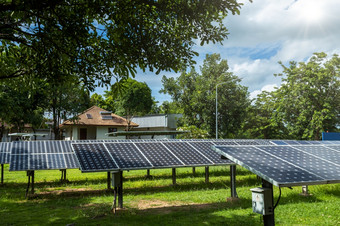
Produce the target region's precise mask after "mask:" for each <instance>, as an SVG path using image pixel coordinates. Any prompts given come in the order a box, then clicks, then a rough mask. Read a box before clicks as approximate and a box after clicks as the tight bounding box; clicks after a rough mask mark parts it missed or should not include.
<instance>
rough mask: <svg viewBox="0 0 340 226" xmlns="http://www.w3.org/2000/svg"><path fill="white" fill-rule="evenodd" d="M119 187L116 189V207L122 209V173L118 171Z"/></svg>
mask: <svg viewBox="0 0 340 226" xmlns="http://www.w3.org/2000/svg"><path fill="white" fill-rule="evenodd" d="M119 176H120V186H119V187H118V207H119V208H123V171H119Z"/></svg>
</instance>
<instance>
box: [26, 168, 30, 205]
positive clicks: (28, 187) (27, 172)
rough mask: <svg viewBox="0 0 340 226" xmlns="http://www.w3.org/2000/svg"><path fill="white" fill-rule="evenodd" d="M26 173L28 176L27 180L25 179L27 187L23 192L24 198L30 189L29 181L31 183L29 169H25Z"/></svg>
mask: <svg viewBox="0 0 340 226" xmlns="http://www.w3.org/2000/svg"><path fill="white" fill-rule="evenodd" d="M26 175H27V177H28V181H27V188H26V193H25V198H27V196H28V191H29V189H30V183H31V171H26Z"/></svg>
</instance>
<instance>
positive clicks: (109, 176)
mask: <svg viewBox="0 0 340 226" xmlns="http://www.w3.org/2000/svg"><path fill="white" fill-rule="evenodd" d="M107 190H111V172H107Z"/></svg>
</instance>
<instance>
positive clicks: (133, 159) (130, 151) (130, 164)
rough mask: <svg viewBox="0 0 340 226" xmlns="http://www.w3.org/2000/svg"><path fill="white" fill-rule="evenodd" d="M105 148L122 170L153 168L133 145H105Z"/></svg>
mask: <svg viewBox="0 0 340 226" xmlns="http://www.w3.org/2000/svg"><path fill="white" fill-rule="evenodd" d="M105 147H106V148H107V150H108V151H109V152H110V154H111V156H112V157H113V159H115V161H116V163H117V165H118V167H119V168H121V169H138V168H151V167H152V165H151V163H150V162H149V161H148V160H147V159H146V158H145V156H143V154H142V153H141V152H140V151H139V150H138V148H137V147H136V146H135V145H134V144H133V143H105Z"/></svg>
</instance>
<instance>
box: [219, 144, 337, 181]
mask: <svg viewBox="0 0 340 226" xmlns="http://www.w3.org/2000/svg"><path fill="white" fill-rule="evenodd" d="M316 147H317V146H315V145H310V146H304V145H294V146H289V145H287V146H229V147H228V146H216V147H215V150H216V151H217V152H219V153H220V154H222V155H224V156H225V157H227V158H229V159H230V160H232V161H234V162H236V163H237V164H240V165H241V166H243V167H245V168H247V169H248V170H250V171H252V172H253V173H255V174H257V175H259V176H260V177H262V178H263V179H265V180H267V181H269V182H270V183H272V184H274V185H276V186H282V187H284V186H298V185H308V184H324V183H339V182H340V165H339V162H337V161H338V158H339V155H340V152H333V155H334V156H337V158H334V159H333V160H331V159H330V158H328V159H325V158H324V157H323V155H324V156H327V152H328V157H329V155H330V152H329V151H330V148H329V147H326V146H324V145H320V146H318V147H317V148H316ZM339 147H340V146H339ZM308 150H310V151H308ZM316 152H325V153H324V154H321V155H315V153H316ZM313 153H314V154H313ZM334 156H333V157H334ZM330 160H331V161H330Z"/></svg>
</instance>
